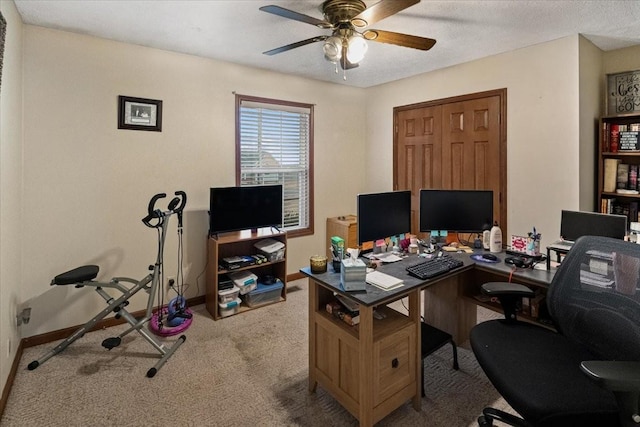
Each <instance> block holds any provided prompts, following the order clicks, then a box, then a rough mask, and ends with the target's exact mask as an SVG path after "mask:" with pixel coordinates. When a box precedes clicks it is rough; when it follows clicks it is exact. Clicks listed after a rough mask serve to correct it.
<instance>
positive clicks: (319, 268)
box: [309, 255, 327, 274]
mask: <svg viewBox="0 0 640 427" xmlns="http://www.w3.org/2000/svg"><path fill="white" fill-rule="evenodd" d="M309 263H310V264H311V272H312V273H314V274H319V273H326V271H327V257H326V256H322V255H314V256H312V257H311V258H310V259H309Z"/></svg>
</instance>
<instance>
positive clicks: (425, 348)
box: [420, 322, 459, 397]
mask: <svg viewBox="0 0 640 427" xmlns="http://www.w3.org/2000/svg"><path fill="white" fill-rule="evenodd" d="M420 339H421V341H420V343H421V353H422V370H421V371H420V372H422V378H421V380H422V397H424V396H425V394H424V359H425V358H426V357H427V356H429V355H430V354H431V353H433V352H435V351H436V350H439V349H440V348H442V347H443V346H445V345H446V344H451V347H452V349H453V369H455V370H456V371H457V370H458V369H459V365H458V347H457V346H456V343H455V341H454V340H453V337H452V336H451V334H450V333H448V332H445V331H443V330H442V329H438V328H436V327H435V326H432V325H429V324H428V323H425V322H420Z"/></svg>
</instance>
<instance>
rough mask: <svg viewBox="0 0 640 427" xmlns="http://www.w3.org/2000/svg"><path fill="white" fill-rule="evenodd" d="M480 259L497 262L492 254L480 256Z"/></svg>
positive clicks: (496, 258)
mask: <svg viewBox="0 0 640 427" xmlns="http://www.w3.org/2000/svg"><path fill="white" fill-rule="evenodd" d="M482 258H484V259H488V260H490V261H497V260H498V257H497V256H495V255H494V254H482Z"/></svg>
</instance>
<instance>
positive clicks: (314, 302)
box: [300, 254, 553, 426]
mask: <svg viewBox="0 0 640 427" xmlns="http://www.w3.org/2000/svg"><path fill="white" fill-rule="evenodd" d="M452 256H456V257H459V258H460V259H461V260H463V262H464V266H463V267H461V268H460V269H457V270H456V271H455V272H452V273H448V274H445V275H442V276H439V277H438V278H436V279H430V280H427V281H422V280H420V279H417V278H415V277H412V276H409V275H408V274H407V272H406V270H405V269H406V266H407V265H409V264H411V263H417V262H419V261H420V260H419V259H418V257H417V256H411V257H409V258H408V259H407V260H403V261H399V262H396V263H392V264H386V265H383V266H382V267H380V271H382V272H384V273H387V274H391V275H392V276H396V277H401V278H402V279H403V280H404V286H402V287H401V288H398V289H394V290H392V291H383V290H381V289H378V288H376V287H374V286H370V285H367V286H366V293H360V294H353V293H345V292H344V291H342V289H341V287H340V274H339V273H335V272H333V270H332V268H331V266H329V271H328V272H326V273H322V274H313V273H311V271H310V269H309V268H308V267H305V268H303V269H301V270H300V271H301V272H302V273H303V274H304V275H306V276H308V278H309V390H310V392H315V390H316V387H317V385H318V384H320V385H321V386H322V387H324V388H325V389H326V390H327V391H328V392H329V393H330V394H331V395H332V396H333V397H334V398H335V399H336V400H338V401H339V402H340V404H341V405H342V406H343V407H344V408H346V409H347V410H348V411H349V412H350V413H351V414H353V416H354V417H356V418H357V419H358V420H359V422H360V425H361V426H372V425H373V424H375V423H377V422H378V421H380V420H381V419H383V418H384V417H385V416H387V415H388V414H389V413H391V412H392V411H393V410H395V409H396V408H398V407H399V406H401V405H403V404H404V403H406V402H407V401H408V400H411V401H412V404H413V407H414V409H415V410H416V411H420V409H421V384H420V381H421V375H420V374H421V373H420V369H421V363H420V361H421V352H420V345H421V343H420V340H421V338H420V321H421V319H420V292H421V291H422V290H424V291H425V292H426V295H425V305H424V312H425V321H426V322H427V323H429V324H431V325H433V326H436V327H438V328H439V329H443V330H445V331H447V332H449V333H450V334H451V335H453V337H454V339H455V340H456V341H457V342H463V341H464V340H466V339H467V338H468V336H469V331H470V330H471V328H472V327H473V326H474V325H475V324H476V321H477V319H476V308H477V307H476V306H477V304H478V302H477V301H475V300H474V299H473V298H471V297H470V292H471V288H472V286H476V287H477V288H479V286H480V285H481V284H482V283H484V282H486V281H499V280H508V278H509V276H510V275H511V273H512V268H511V267H510V266H506V265H505V264H504V263H503V262H502V260H501V262H499V263H496V264H488V263H481V262H475V261H473V260H472V259H471V258H470V257H469V255H468V254H454V255H452ZM499 258H503V257H501V256H499ZM552 278H553V272H547V271H539V270H526V271H525V270H523V271H516V272H514V273H513V274H512V281H513V282H518V283H523V284H529V285H534V286H540V287H546V286H548V284H549V283H550V282H551V279H552ZM487 279H488V280H487ZM334 292H335V293H338V294H340V295H342V296H346V297H348V298H351V299H352V300H354V301H355V302H357V303H359V304H360V324H359V325H357V326H353V327H352V326H349V325H347V324H346V323H344V322H342V321H340V320H338V319H335V318H334V317H332V316H331V315H330V314H328V313H327V312H326V308H325V307H326V304H327V303H328V302H330V301H332V300H333V294H334ZM405 297H408V298H409V314H408V316H406V315H404V314H401V313H398V312H397V311H395V310H392V309H390V308H388V307H386V304H388V303H390V302H393V301H396V300H399V299H401V298H405ZM374 308H376V310H377V311H381V312H384V313H385V314H386V316H387V317H386V318H385V319H382V320H378V319H375V318H374V317H373V310H374Z"/></svg>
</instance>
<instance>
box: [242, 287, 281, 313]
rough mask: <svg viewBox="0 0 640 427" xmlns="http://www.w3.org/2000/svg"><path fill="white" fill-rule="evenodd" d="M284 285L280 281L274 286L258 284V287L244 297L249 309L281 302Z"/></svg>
mask: <svg viewBox="0 0 640 427" xmlns="http://www.w3.org/2000/svg"><path fill="white" fill-rule="evenodd" d="M283 287H284V284H283V283H282V282H281V281H280V280H278V281H276V282H275V283H274V284H273V285H265V284H264V283H258V287H257V288H256V289H254V290H253V291H251V292H249V293H247V294H246V295H245V296H244V300H245V302H246V303H247V305H248V306H249V307H252V308H253V307H258V306H260V305H264V304H270V303H272V302H278V301H280V295H281V294H282V288H283Z"/></svg>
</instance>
